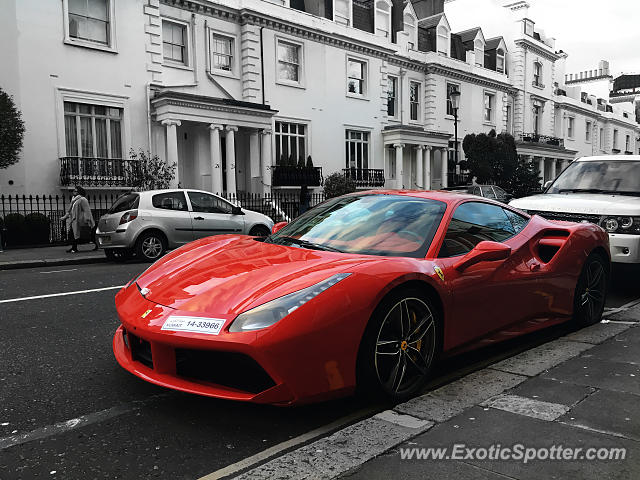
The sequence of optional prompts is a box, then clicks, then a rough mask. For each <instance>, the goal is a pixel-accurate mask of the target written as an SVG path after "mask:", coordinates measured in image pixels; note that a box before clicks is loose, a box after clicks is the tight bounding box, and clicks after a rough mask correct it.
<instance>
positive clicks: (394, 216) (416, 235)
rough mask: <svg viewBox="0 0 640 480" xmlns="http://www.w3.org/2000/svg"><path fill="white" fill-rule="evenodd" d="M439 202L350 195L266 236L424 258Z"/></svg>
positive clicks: (277, 240) (440, 213)
mask: <svg viewBox="0 0 640 480" xmlns="http://www.w3.org/2000/svg"><path fill="white" fill-rule="evenodd" d="M446 207H447V205H446V204H445V203H444V202H439V201H436V200H429V199H422V198H415V197H407V196H401V195H371V194H368V195H354V196H348V197H338V198H334V199H331V200H328V201H326V202H324V203H322V204H320V205H318V206H317V207H315V208H313V209H311V210H309V211H307V212H305V213H304V214H303V215H301V216H300V217H298V218H297V219H295V220H294V221H293V222H292V223H290V224H289V225H287V226H286V227H284V228H283V229H282V230H280V231H278V232H277V233H275V234H273V235H271V236H270V237H269V238H268V240H267V241H269V242H271V243H277V244H281V245H291V246H299V247H303V248H311V249H318V250H329V251H339V252H345V253H359V254H367V255H386V256H397V257H415V258H424V256H425V255H426V253H427V250H428V249H429V245H431V241H432V240H433V236H434V235H435V232H436V229H437V228H438V225H439V224H440V220H441V219H442V216H443V214H444V212H445V210H446Z"/></svg>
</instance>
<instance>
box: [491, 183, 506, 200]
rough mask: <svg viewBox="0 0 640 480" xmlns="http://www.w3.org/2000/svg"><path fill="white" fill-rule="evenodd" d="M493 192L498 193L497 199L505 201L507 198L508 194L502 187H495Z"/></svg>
mask: <svg viewBox="0 0 640 480" xmlns="http://www.w3.org/2000/svg"><path fill="white" fill-rule="evenodd" d="M493 191H494V192H496V199H497V200H500V201H503V200H505V199H506V198H507V192H505V191H504V190H503V189H501V188H500V187H495V186H494V187H493Z"/></svg>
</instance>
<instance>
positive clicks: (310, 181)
mask: <svg viewBox="0 0 640 480" xmlns="http://www.w3.org/2000/svg"><path fill="white" fill-rule="evenodd" d="M322 183H323V178H322V167H297V166H293V165H274V166H273V167H271V185H272V186H274V187H301V186H302V185H307V186H308V187H319V186H320V185H322Z"/></svg>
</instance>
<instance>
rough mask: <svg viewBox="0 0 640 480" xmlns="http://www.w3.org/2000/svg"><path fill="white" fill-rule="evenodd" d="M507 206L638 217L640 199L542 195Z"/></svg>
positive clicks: (608, 195)
mask: <svg viewBox="0 0 640 480" xmlns="http://www.w3.org/2000/svg"><path fill="white" fill-rule="evenodd" d="M509 205H511V206H513V207H516V208H519V209H521V210H533V211H538V212H563V213H584V214H590V215H621V216H623V215H624V216H626V215H629V216H631V215H640V197H631V196H628V195H610V194H602V193H569V194H562V193H560V194H542V195H533V196H531V197H524V198H518V199H516V200H512V201H511V202H509Z"/></svg>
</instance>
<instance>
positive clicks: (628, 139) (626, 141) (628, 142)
mask: <svg viewBox="0 0 640 480" xmlns="http://www.w3.org/2000/svg"><path fill="white" fill-rule="evenodd" d="M624 151H625V152H630V151H631V137H630V136H629V135H627V136H626V137H625V139H624Z"/></svg>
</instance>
